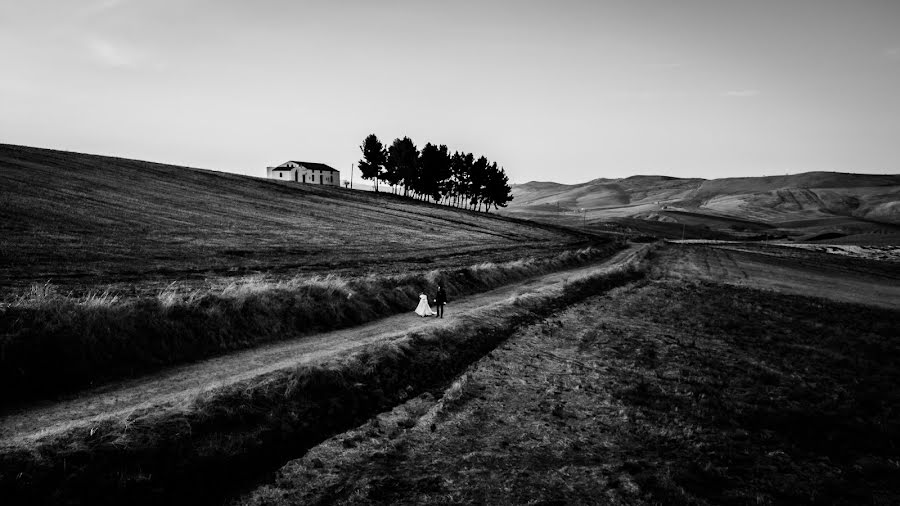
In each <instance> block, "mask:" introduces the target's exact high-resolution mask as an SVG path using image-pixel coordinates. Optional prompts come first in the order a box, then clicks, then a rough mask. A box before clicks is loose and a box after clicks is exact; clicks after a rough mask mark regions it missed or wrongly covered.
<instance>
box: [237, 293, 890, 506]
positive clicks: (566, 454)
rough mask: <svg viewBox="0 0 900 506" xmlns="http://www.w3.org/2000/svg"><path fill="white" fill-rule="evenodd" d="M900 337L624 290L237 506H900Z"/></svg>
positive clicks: (328, 449)
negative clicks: (376, 505) (471, 505)
mask: <svg viewBox="0 0 900 506" xmlns="http://www.w3.org/2000/svg"><path fill="white" fill-rule="evenodd" d="M898 328H900V311H898V310H896V309H893V310H888V309H881V308H873V307H867V306H861V305H849V304H841V303H836V302H829V301H825V300H822V299H816V298H809V297H802V296H795V295H784V294H777V293H773V292H768V291H759V290H754V289H748V288H741V287H733V286H727V285H721V284H711V283H677V284H676V283H673V282H670V281H662V282H660V281H654V282H644V283H640V284H638V285H633V286H628V287H623V288H620V289H617V290H615V291H613V292H610V293H609V294H607V295H603V296H600V297H596V298H593V299H590V300H588V301H586V302H585V303H582V304H577V305H575V306H573V307H571V308H569V309H567V310H565V311H563V312H560V313H557V314H555V315H553V316H552V317H550V318H547V319H545V320H544V321H543V322H542V323H540V324H536V325H533V326H531V327H528V328H526V329H523V330H522V331H520V332H518V333H517V334H516V335H514V336H513V337H512V338H511V339H510V340H508V341H507V342H506V343H505V344H503V345H501V346H500V347H499V348H498V349H496V350H494V351H493V352H492V353H490V354H489V355H488V356H487V357H485V358H484V359H482V360H481V361H479V362H478V363H477V364H476V365H475V366H473V367H471V368H470V369H468V371H467V372H466V373H465V374H464V375H462V376H461V377H459V378H458V379H457V381H456V382H454V383H453V384H452V385H450V386H449V388H447V389H446V390H445V391H443V392H432V393H427V394H425V395H423V396H420V397H417V398H415V399H413V400H411V401H409V402H407V403H405V404H403V405H402V406H399V407H397V408H395V409H393V410H391V411H388V412H384V413H382V414H381V415H379V416H378V417H376V418H373V419H372V420H370V421H369V422H367V423H366V424H364V425H362V426H360V427H358V428H356V429H354V430H352V431H349V432H346V433H344V434H341V435H339V436H336V437H334V438H332V439H330V440H328V441H326V442H325V443H324V444H322V445H319V446H317V447H316V448H314V449H313V450H311V451H310V452H308V453H307V454H306V455H305V456H304V457H303V458H301V459H298V460H295V461H292V462H290V463H288V464H287V465H286V466H285V467H284V468H282V470H281V471H280V472H279V474H278V476H277V477H276V479H275V480H274V481H273V482H271V483H270V484H268V485H265V486H263V487H260V488H258V489H257V490H255V491H254V492H252V493H250V494H249V495H247V496H245V497H244V498H243V499H241V500H240V501H237V503H240V504H253V505H264V504H265V505H282V504H301V503H302V504H368V503H379V504H398V503H402V504H447V503H478V504H523V503H529V504H597V503H605V504H648V505H649V504H673V505H678V504H736V505H737V504H884V505H887V504H896V503H897V502H898V501H900V486H898V484H900V465H898V459H897V456H898V454H897V449H896V448H897V444H898V443H900V417H898V409H900V395H898V393H897V390H896V388H894V386H895V385H896V383H897V382H898V381H900V369H898V365H900V342H898V341H897V329H898Z"/></svg>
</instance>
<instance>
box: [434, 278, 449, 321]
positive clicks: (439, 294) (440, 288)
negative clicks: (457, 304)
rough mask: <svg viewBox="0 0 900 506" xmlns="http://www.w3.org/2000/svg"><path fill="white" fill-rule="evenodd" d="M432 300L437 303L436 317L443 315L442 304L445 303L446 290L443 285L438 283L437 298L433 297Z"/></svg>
mask: <svg viewBox="0 0 900 506" xmlns="http://www.w3.org/2000/svg"><path fill="white" fill-rule="evenodd" d="M434 302H435V303H436V304H437V308H436V310H437V315H438V318H443V317H444V304H446V303H447V292H445V291H444V287H443V286H441V285H438V289H437V298H436V299H434Z"/></svg>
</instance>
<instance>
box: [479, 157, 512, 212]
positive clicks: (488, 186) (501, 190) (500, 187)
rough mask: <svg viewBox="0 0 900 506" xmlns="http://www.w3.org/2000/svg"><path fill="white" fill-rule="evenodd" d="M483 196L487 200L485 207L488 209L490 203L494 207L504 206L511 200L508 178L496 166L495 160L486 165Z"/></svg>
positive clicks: (504, 172)
mask: <svg viewBox="0 0 900 506" xmlns="http://www.w3.org/2000/svg"><path fill="white" fill-rule="evenodd" d="M485 196H486V200H487V208H486V209H485V211H488V212H489V211H490V209H491V205H493V206H494V209H499V208H501V207H506V204H507V203H509V201H511V200H512V188H510V187H509V178H508V177H506V171H504V170H503V169H502V168H497V162H494V163H492V164H491V165H490V167H488V170H487V181H486V183H485Z"/></svg>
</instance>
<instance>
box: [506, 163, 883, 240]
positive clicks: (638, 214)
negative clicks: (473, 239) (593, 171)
mask: <svg viewBox="0 0 900 506" xmlns="http://www.w3.org/2000/svg"><path fill="white" fill-rule="evenodd" d="M513 196H514V199H513V201H512V202H511V203H510V205H509V207H508V208H507V209H506V210H504V214H506V215H508V216H518V217H523V218H528V219H534V220H537V221H543V222H548V223H557V224H568V225H570V226H579V225H582V224H584V225H586V226H591V227H594V228H596V227H600V226H602V225H603V224H604V223H605V224H609V223H610V222H613V223H618V224H620V225H625V226H628V227H631V228H637V229H640V230H644V231H648V232H651V233H656V234H661V235H669V236H672V235H678V236H680V235H681V234H682V230H683V227H684V228H687V227H689V228H688V231H689V235H691V233H693V235H694V236H696V235H698V234H700V235H702V234H703V233H706V234H707V235H708V234H719V235H720V236H721V237H722V238H725V237H726V236H722V234H727V235H728V236H735V237H737V236H741V235H747V234H759V233H760V232H764V233H765V234H767V235H768V234H775V235H778V234H784V235H787V236H792V237H803V238H807V239H809V238H813V239H814V238H816V237H817V236H823V235H824V236H825V237H828V238H829V239H830V240H836V239H840V240H863V241H872V240H878V239H881V240H888V241H889V242H890V241H900V175H869V174H847V173H838V172H808V173H803V174H795V175H787V176H774V177H755V178H723V179H714V180H703V179H682V178H673V177H665V176H632V177H629V178H624V179H595V180H593V181H589V182H587V183H582V184H575V185H564V184H558V183H547V182H530V183H525V184H521V185H516V186H514V187H513Z"/></svg>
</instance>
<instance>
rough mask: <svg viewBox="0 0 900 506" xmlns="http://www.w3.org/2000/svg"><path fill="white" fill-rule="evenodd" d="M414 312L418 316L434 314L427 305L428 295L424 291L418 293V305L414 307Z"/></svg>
mask: <svg viewBox="0 0 900 506" xmlns="http://www.w3.org/2000/svg"><path fill="white" fill-rule="evenodd" d="M416 314H417V315H419V316H434V311H432V310H431V306H429V305H428V296H427V295H425V294H424V293H423V294H421V295H419V305H418V306H417V307H416Z"/></svg>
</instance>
